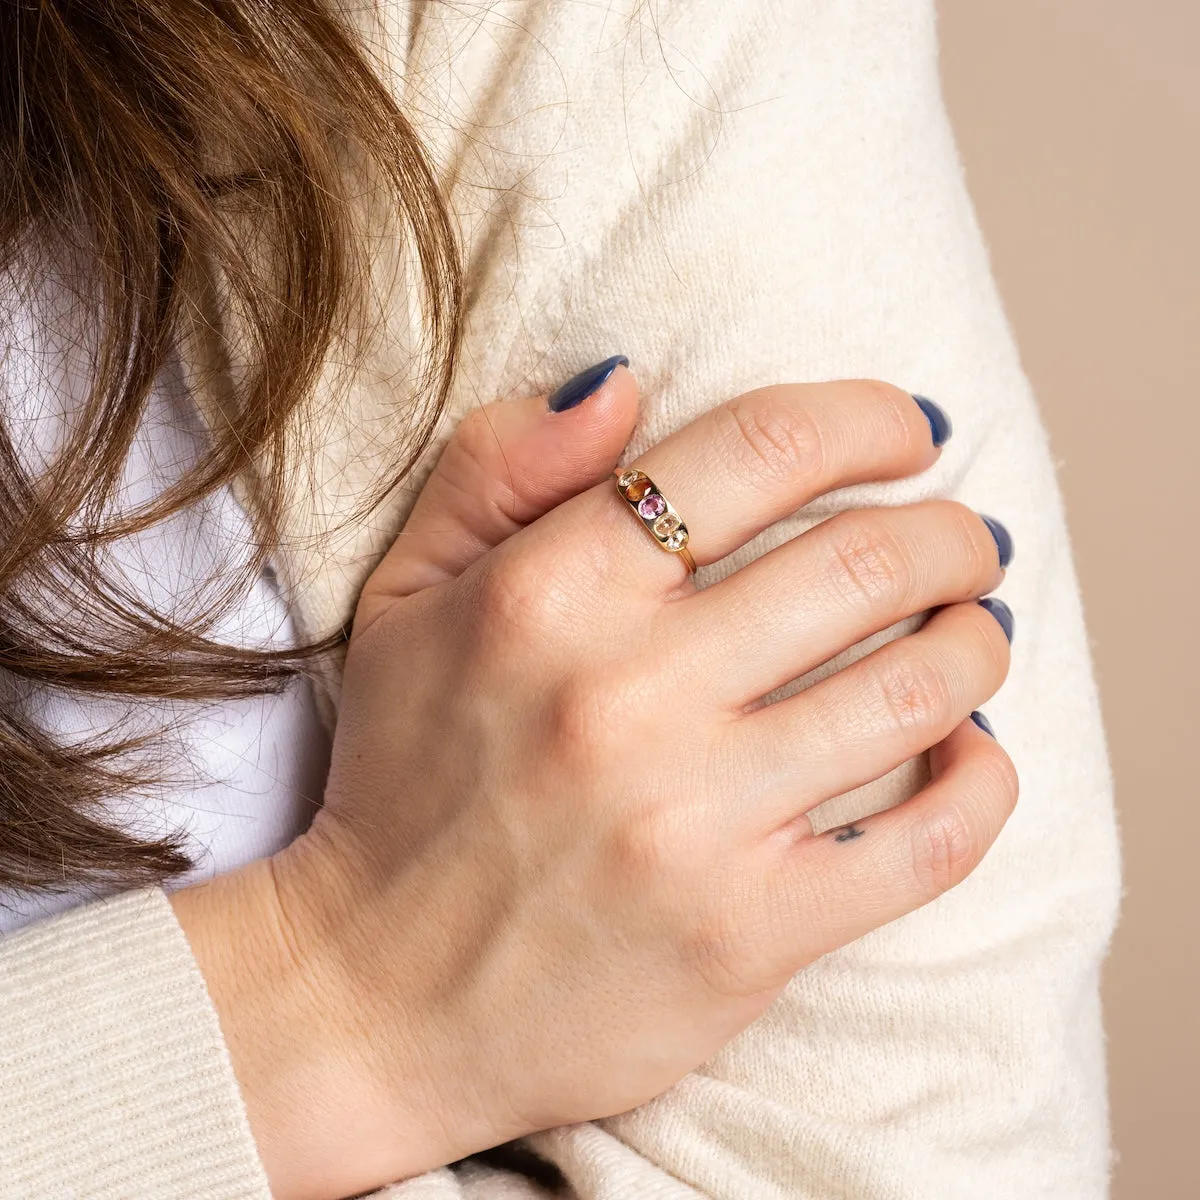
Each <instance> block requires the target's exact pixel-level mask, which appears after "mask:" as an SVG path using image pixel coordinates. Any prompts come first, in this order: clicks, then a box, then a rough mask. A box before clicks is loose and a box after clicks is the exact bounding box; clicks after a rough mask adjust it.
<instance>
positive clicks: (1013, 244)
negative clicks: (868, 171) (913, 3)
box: [940, 0, 1200, 1200]
mask: <svg viewBox="0 0 1200 1200" xmlns="http://www.w3.org/2000/svg"><path fill="white" fill-rule="evenodd" d="M940 8H941V13H942V16H941V32H942V47H943V51H942V56H943V76H944V79H945V86H946V91H947V99H948V102H949V106H950V112H951V117H952V119H953V121H954V123H955V127H956V130H957V133H958V138H959V142H960V145H961V147H962V151H963V156H964V158H965V160H966V166H967V178H968V183H969V185H970V188H971V191H972V194H973V195H974V197H975V202H976V206H977V208H978V211H979V216H980V221H981V223H982V225H983V229H984V233H985V235H986V236H987V238H988V241H989V244H990V245H991V248H992V255H993V261H994V265H995V269H996V274H997V277H998V279H999V282H1000V288H1001V291H1002V292H1003V294H1004V297H1005V301H1006V304H1007V307H1008V311H1009V314H1010V317H1011V319H1012V322H1013V324H1014V326H1015V328H1016V333H1017V337H1018V340H1019V342H1020V344H1021V348H1022V353H1023V356H1024V361H1025V366H1026V370H1027V371H1028V372H1029V375H1030V376H1031V378H1032V380H1033V383H1034V386H1035V387H1036V388H1037V391H1038V394H1039V396H1040V398H1041V402H1042V409H1043V412H1044V414H1045V417H1046V421H1047V423H1048V425H1049V427H1050V433H1051V437H1052V439H1053V443H1054V447H1055V451H1056V455H1057V457H1058V459H1059V460H1060V461H1061V464H1062V467H1061V473H1060V478H1061V481H1062V485H1063V489H1064V491H1065V493H1066V499H1067V507H1068V513H1069V517H1070V523H1071V529H1072V533H1073V535H1074V540H1075V551H1076V557H1077V562H1078V565H1079V570H1080V574H1081V577H1082V581H1083V592H1084V602H1085V604H1086V607H1087V613H1088V621H1089V627H1090V632H1091V637H1092V642H1093V646H1094V649H1095V655H1096V663H1097V667H1098V672H1099V677H1100V685H1101V692H1102V697H1103V701H1104V710H1105V719H1106V725H1107V728H1108V732H1109V738H1110V744H1111V748H1112V756H1113V766H1114V769H1115V773H1116V781H1117V798H1118V808H1119V812H1120V819H1121V825H1122V834H1123V843H1124V854H1125V893H1126V896H1125V909H1124V916H1123V919H1122V923H1121V927H1120V929H1119V931H1118V934H1117V939H1116V943H1115V947H1114V952H1113V956H1112V958H1111V960H1110V962H1109V965H1108V971H1107V979H1106V987H1105V1001H1106V1007H1107V1024H1108V1030H1109V1040H1110V1069H1111V1079H1112V1106H1113V1121H1114V1134H1115V1141H1116V1147H1117V1151H1118V1154H1119V1156H1120V1157H1119V1161H1118V1164H1117V1169H1116V1177H1115V1187H1114V1193H1113V1194H1114V1197H1115V1200H1151V1198H1153V1200H1195V1198H1196V1197H1200V1128H1197V1122H1198V1121H1200V900H1198V894H1200V788H1198V787H1197V783H1196V776H1195V772H1194V771H1193V770H1191V769H1189V768H1190V767H1191V764H1192V762H1193V761H1194V760H1195V757H1196V754H1197V745H1198V743H1200V688H1198V686H1197V677H1198V676H1200V652H1198V651H1200V634H1198V629H1200V623H1198V617H1197V591H1198V589H1200V571H1198V569H1197V561H1198V559H1200V547H1198V545H1197V542H1198V540H1200V501H1198V499H1197V497H1198V495H1200V470H1197V467H1196V460H1197V456H1198V454H1200V166H1198V163H1200V71H1198V70H1197V63H1196V56H1197V54H1198V53H1200V0H940ZM1017 554H1018V557H1019V555H1020V547H1019V546H1018V547H1017ZM1049 832H1050V834H1051V836H1052V831H1049ZM1064 1200H1069V1198H1067V1197H1064Z"/></svg>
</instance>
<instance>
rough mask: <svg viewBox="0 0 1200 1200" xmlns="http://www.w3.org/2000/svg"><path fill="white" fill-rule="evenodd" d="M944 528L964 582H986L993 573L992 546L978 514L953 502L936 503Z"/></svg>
mask: <svg viewBox="0 0 1200 1200" xmlns="http://www.w3.org/2000/svg"><path fill="white" fill-rule="evenodd" d="M934 504H935V505H936V506H937V508H938V510H939V511H940V514H941V516H942V519H943V520H944V522H945V524H946V527H947V529H948V530H949V532H950V537H951V545H952V546H953V548H954V552H955V553H956V554H957V555H958V557H959V559H960V561H961V563H962V565H963V567H965V573H966V577H967V579H968V580H970V581H971V582H972V583H976V582H979V581H982V582H985V583H990V582H992V581H993V580H994V578H995V576H996V571H997V557H996V544H995V542H994V541H992V536H991V534H990V533H988V531H987V527H986V526H985V525H984V523H983V522H982V521H981V520H980V519H979V514H978V513H977V512H976V511H975V510H974V509H973V508H969V507H968V506H967V505H965V504H962V503H960V502H959V501H957V500H936V501H934Z"/></svg>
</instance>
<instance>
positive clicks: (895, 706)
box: [880, 649, 951, 731]
mask: <svg viewBox="0 0 1200 1200" xmlns="http://www.w3.org/2000/svg"><path fill="white" fill-rule="evenodd" d="M880 691H881V694H882V697H883V703H884V707H885V710H886V712H887V713H888V715H889V716H890V718H891V720H892V721H893V722H894V723H895V725H896V726H897V727H898V728H900V729H902V730H905V731H914V730H925V729H928V728H930V727H931V726H934V725H936V724H937V723H938V718H939V716H940V714H941V713H943V712H945V711H946V709H947V707H948V706H949V704H950V700H951V688H950V684H949V680H948V679H947V678H946V674H945V672H944V670H943V669H942V668H941V667H940V666H939V665H938V664H936V663H935V662H933V661H932V660H930V659H929V658H928V657H927V656H926V655H924V654H922V653H920V652H919V651H914V650H902V649H896V650H895V651H894V652H893V653H892V654H890V655H888V660H887V663H886V665H885V666H884V667H883V669H882V672H881V677H880Z"/></svg>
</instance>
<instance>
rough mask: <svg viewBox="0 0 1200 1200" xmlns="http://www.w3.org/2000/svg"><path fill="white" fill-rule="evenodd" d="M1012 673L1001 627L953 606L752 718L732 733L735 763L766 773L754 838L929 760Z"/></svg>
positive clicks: (976, 607) (974, 609)
mask: <svg viewBox="0 0 1200 1200" xmlns="http://www.w3.org/2000/svg"><path fill="white" fill-rule="evenodd" d="M1008 663H1009V645H1008V639H1007V638H1006V637H1005V633H1004V629H1003V627H1002V626H1001V624H1000V622H999V621H998V620H997V619H996V618H995V617H994V616H993V615H992V614H991V613H990V612H989V611H988V610H987V609H985V608H984V607H983V606H982V605H980V604H977V603H968V604H955V605H952V606H950V607H948V608H943V609H941V610H940V611H938V612H936V613H935V614H934V615H933V616H932V617H931V618H930V620H929V621H928V622H927V623H926V624H925V625H924V626H923V627H922V628H921V629H919V630H918V631H917V632H916V633H912V634H909V635H907V636H905V637H901V638H898V639H896V640H895V641H893V642H889V643H888V644H887V645H885V646H882V647H880V648H879V649H878V650H875V651H873V652H872V653H871V654H868V655H867V656H866V657H865V658H862V659H860V660H859V661H858V662H856V663H852V664H851V665H850V666H848V667H846V668H845V669H844V670H841V671H838V672H837V673H836V674H834V675H831V676H830V677H829V678H828V679H824V680H822V681H821V682H820V683H816V684H814V685H813V686H812V687H810V688H808V689H806V690H805V691H803V692H799V693H797V694H796V695H794V696H789V697H788V698H787V699H785V700H781V701H779V702H778V703H776V704H771V705H768V706H766V707H765V708H760V709H756V710H755V711H753V712H750V713H747V714H746V715H745V716H744V717H742V718H741V719H739V720H738V721H737V722H735V723H734V724H733V725H732V726H731V727H730V732H729V736H730V737H731V738H732V739H734V741H733V743H732V745H731V748H730V754H729V758H730V760H731V761H734V762H738V763H744V762H753V763H755V764H756V767H757V769H758V770H759V772H760V778H761V780H762V783H761V785H760V786H761V789H762V790H761V791H760V792H759V799H758V800H757V802H756V803H755V805H754V808H753V811H752V813H751V814H748V816H749V819H750V821H751V822H752V825H753V828H754V829H755V830H757V831H761V832H764V833H765V832H769V831H771V830H774V829H778V828H780V827H782V826H783V825H785V824H787V823H789V822H791V821H794V819H795V817H796V816H797V814H799V813H804V812H807V811H808V810H809V809H811V808H814V807H815V806H816V805H818V804H820V803H822V802H823V801H825V800H829V799H831V798H832V797H834V796H840V795H842V794H843V793H845V792H848V791H851V790H852V789H853V788H856V787H860V786H862V785H863V784H865V783H869V782H870V781H871V780H874V779H879V778H880V777H882V776H883V775H886V774H887V773H888V772H889V771H891V770H892V769H894V768H895V767H898V766H899V765H900V764H901V763H904V762H907V761H908V760H909V759H910V758H913V757H915V756H916V755H918V754H920V753H921V752H922V751H924V750H928V749H929V747H931V746H933V745H935V744H936V743H938V742H939V741H941V740H942V738H944V737H946V736H947V735H948V734H949V733H950V732H951V731H952V730H953V729H954V728H955V726H957V725H958V724H960V723H961V722H962V721H963V719H964V718H966V717H967V715H968V714H969V713H970V712H971V711H972V710H973V709H976V708H978V707H979V705H980V704H982V703H983V702H984V701H985V700H987V699H988V698H989V697H990V696H992V695H993V694H994V693H995V692H996V690H997V689H998V688H999V687H1000V685H1001V683H1003V682H1004V677H1005V675H1006V674H1007V672H1008ZM804 824H805V823H804V822H800V825H804Z"/></svg>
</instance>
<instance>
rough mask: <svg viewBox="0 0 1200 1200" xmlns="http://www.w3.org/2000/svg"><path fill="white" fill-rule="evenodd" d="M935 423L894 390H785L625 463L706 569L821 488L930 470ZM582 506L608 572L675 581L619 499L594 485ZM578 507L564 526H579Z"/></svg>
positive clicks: (763, 392) (864, 384)
mask: <svg viewBox="0 0 1200 1200" xmlns="http://www.w3.org/2000/svg"><path fill="white" fill-rule="evenodd" d="M926 403H928V402H926ZM941 422H945V418H944V416H943V417H940V422H939V423H941ZM931 423H932V422H931V418H929V417H927V415H926V411H925V410H924V409H923V408H922V406H921V405H919V404H918V403H917V402H916V401H915V400H914V399H913V397H912V396H911V395H910V394H909V393H908V392H905V391H902V390H901V389H900V388H897V387H893V386H892V385H890V384H886V383H879V382H875V381H861V380H849V381H839V382H833V383H821V384H781V385H778V386H774V387H764V388H759V389H757V390H756V391H752V392H747V393H746V394H744V395H742V396H738V397H737V398H736V399H734V400H731V401H729V402H728V403H727V404H723V405H720V406H719V407H717V408H714V409H711V410H710V411H708V412H706V413H704V414H703V415H702V416H700V417H698V418H697V419H696V420H694V421H693V422H691V424H689V425H687V426H685V427H684V428H683V429H680V430H679V431H678V432H676V433H674V434H672V435H671V436H670V437H668V438H666V439H664V440H663V441H662V442H659V443H658V444H657V445H656V446H654V447H652V448H651V449H650V450H648V451H646V453H645V454H643V455H641V456H640V457H639V458H638V459H637V460H636V461H635V462H633V463H630V464H629V465H630V466H633V467H638V468H640V469H641V470H643V471H645V472H646V474H648V475H649V477H650V479H651V480H653V481H654V483H655V484H656V485H657V486H658V488H659V490H660V491H661V492H662V494H663V495H664V496H665V497H666V498H667V499H668V500H669V501H671V503H672V504H673V505H674V506H675V508H676V509H677V510H678V512H679V513H680V515H681V516H682V518H683V520H684V522H685V523H686V524H687V528H688V538H689V540H688V543H687V545H688V548H689V549H690V550H691V552H692V554H693V556H694V557H695V559H696V562H697V564H699V565H701V566H703V565H704V564H706V563H711V562H715V561H716V560H718V559H720V558H723V557H724V556H725V555H727V554H729V553H730V552H731V551H733V550H735V549H737V547H738V546H740V545H742V544H743V543H744V542H746V541H748V540H749V539H750V538H752V537H754V536H755V535H756V534H758V533H760V532H761V531H762V530H763V529H765V528H767V527H768V526H769V525H772V524H774V523H775V522H776V521H778V520H779V519H780V518H782V517H784V516H787V515H788V514H789V513H792V512H794V511H795V510H796V509H798V508H801V507H802V506H804V505H805V504H808V503H809V502H810V501H811V500H813V499H814V498H815V497H817V496H820V495H822V494H823V493H825V492H828V491H832V490H834V489H836V488H840V487H844V486H846V485H848V484H852V483H861V482H864V481H867V480H884V479H895V478H898V477H900V476H903V475H910V474H914V473H916V472H918V471H922V470H924V469H925V468H927V467H929V466H930V465H931V464H932V463H933V462H934V460H935V459H936V458H937V454H938V450H937V447H936V446H935V444H934V436H933V432H932V429H931ZM943 431H944V426H943ZM583 499H586V501H587V502H588V506H589V510H588V511H587V512H586V513H584V514H583V515H582V517H583V520H584V522H585V523H587V524H588V525H589V529H590V530H591V531H592V532H593V534H594V536H595V537H597V538H599V539H601V540H603V541H604V542H605V543H606V544H607V546H608V547H609V552H608V554H607V556H606V557H607V559H608V560H610V561H609V562H607V563H606V564H605V566H606V572H607V573H609V574H610V576H611V577H612V578H613V579H614V580H615V581H616V582H618V583H637V584H638V585H640V586H642V587H645V585H646V582H647V580H648V579H657V580H659V581H661V582H662V584H663V585H664V587H666V588H667V590H670V589H672V588H674V587H675V586H677V585H678V583H679V581H680V579H681V578H682V573H683V572H684V571H685V569H686V568H685V567H684V566H683V564H682V563H681V562H677V561H672V560H675V559H676V558H677V556H676V555H673V554H666V553H664V552H663V551H662V549H660V548H658V547H656V546H655V545H654V544H653V539H652V538H650V537H649V536H647V533H646V531H645V530H644V529H639V528H638V524H639V523H638V522H637V521H636V520H631V519H630V514H629V513H628V512H627V511H625V509H626V508H627V506H626V505H624V504H621V503H620V502H619V497H617V498H614V497H612V496H611V495H609V494H606V489H603V488H597V489H594V490H593V492H591V493H589V494H588V496H587V497H586V498H583ZM571 509H572V511H570V513H569V514H568V513H567V512H566V511H564V514H563V519H564V520H567V519H569V520H571V521H575V522H577V521H579V520H580V513H579V512H578V508H577V506H571ZM618 518H619V520H618ZM651 572H657V574H656V575H651Z"/></svg>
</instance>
